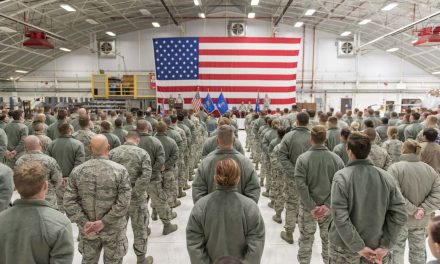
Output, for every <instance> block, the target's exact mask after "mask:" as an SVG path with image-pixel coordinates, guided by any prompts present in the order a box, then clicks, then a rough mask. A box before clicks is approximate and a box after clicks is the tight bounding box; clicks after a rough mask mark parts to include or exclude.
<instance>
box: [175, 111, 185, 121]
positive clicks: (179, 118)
mask: <svg viewBox="0 0 440 264" xmlns="http://www.w3.org/2000/svg"><path fill="white" fill-rule="evenodd" d="M183 119H185V115H184V114H183V113H182V112H180V113H178V114H177V120H179V121H183Z"/></svg>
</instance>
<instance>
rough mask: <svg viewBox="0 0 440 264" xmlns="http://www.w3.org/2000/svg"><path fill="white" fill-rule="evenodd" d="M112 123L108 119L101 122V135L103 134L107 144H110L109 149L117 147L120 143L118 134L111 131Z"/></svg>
mask: <svg viewBox="0 0 440 264" xmlns="http://www.w3.org/2000/svg"><path fill="white" fill-rule="evenodd" d="M111 129H112V124H111V123H110V122H109V121H102V122H101V132H100V134H101V135H104V136H105V137H106V138H107V141H108V144H109V145H110V150H112V149H114V148H117V147H119V146H120V145H121V141H120V140H119V138H118V136H116V135H115V134H113V133H112V132H111Z"/></svg>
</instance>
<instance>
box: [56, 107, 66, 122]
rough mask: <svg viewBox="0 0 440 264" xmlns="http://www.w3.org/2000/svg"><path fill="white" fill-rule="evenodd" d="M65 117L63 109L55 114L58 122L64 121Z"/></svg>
mask: <svg viewBox="0 0 440 264" xmlns="http://www.w3.org/2000/svg"><path fill="white" fill-rule="evenodd" d="M66 117H67V111H66V110H65V109H60V110H58V112H57V119H58V120H64V119H66Z"/></svg>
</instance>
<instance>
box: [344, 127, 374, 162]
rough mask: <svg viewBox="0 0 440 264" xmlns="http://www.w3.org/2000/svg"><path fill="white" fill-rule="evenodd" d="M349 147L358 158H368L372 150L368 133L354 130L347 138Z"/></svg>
mask: <svg viewBox="0 0 440 264" xmlns="http://www.w3.org/2000/svg"><path fill="white" fill-rule="evenodd" d="M347 149H349V150H350V151H351V152H352V153H353V155H354V156H355V157H356V158H357V159H366V158H367V157H368V155H369V154H370V151H371V141H370V139H369V138H368V136H367V135H365V134H363V133H360V132H353V133H351V134H350V136H349V137H348V140H347Z"/></svg>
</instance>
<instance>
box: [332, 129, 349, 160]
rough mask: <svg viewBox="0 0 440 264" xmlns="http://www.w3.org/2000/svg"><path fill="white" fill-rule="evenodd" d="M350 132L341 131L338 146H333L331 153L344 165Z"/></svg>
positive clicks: (346, 158)
mask: <svg viewBox="0 0 440 264" xmlns="http://www.w3.org/2000/svg"><path fill="white" fill-rule="evenodd" d="M350 134H351V131H350V129H348V128H343V129H341V136H340V142H341V143H339V144H338V145H336V146H335V148H334V149H333V152H334V153H336V155H338V156H339V157H340V158H341V159H342V161H343V162H344V164H347V163H348V153H347V139H348V137H349V136H350Z"/></svg>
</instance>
